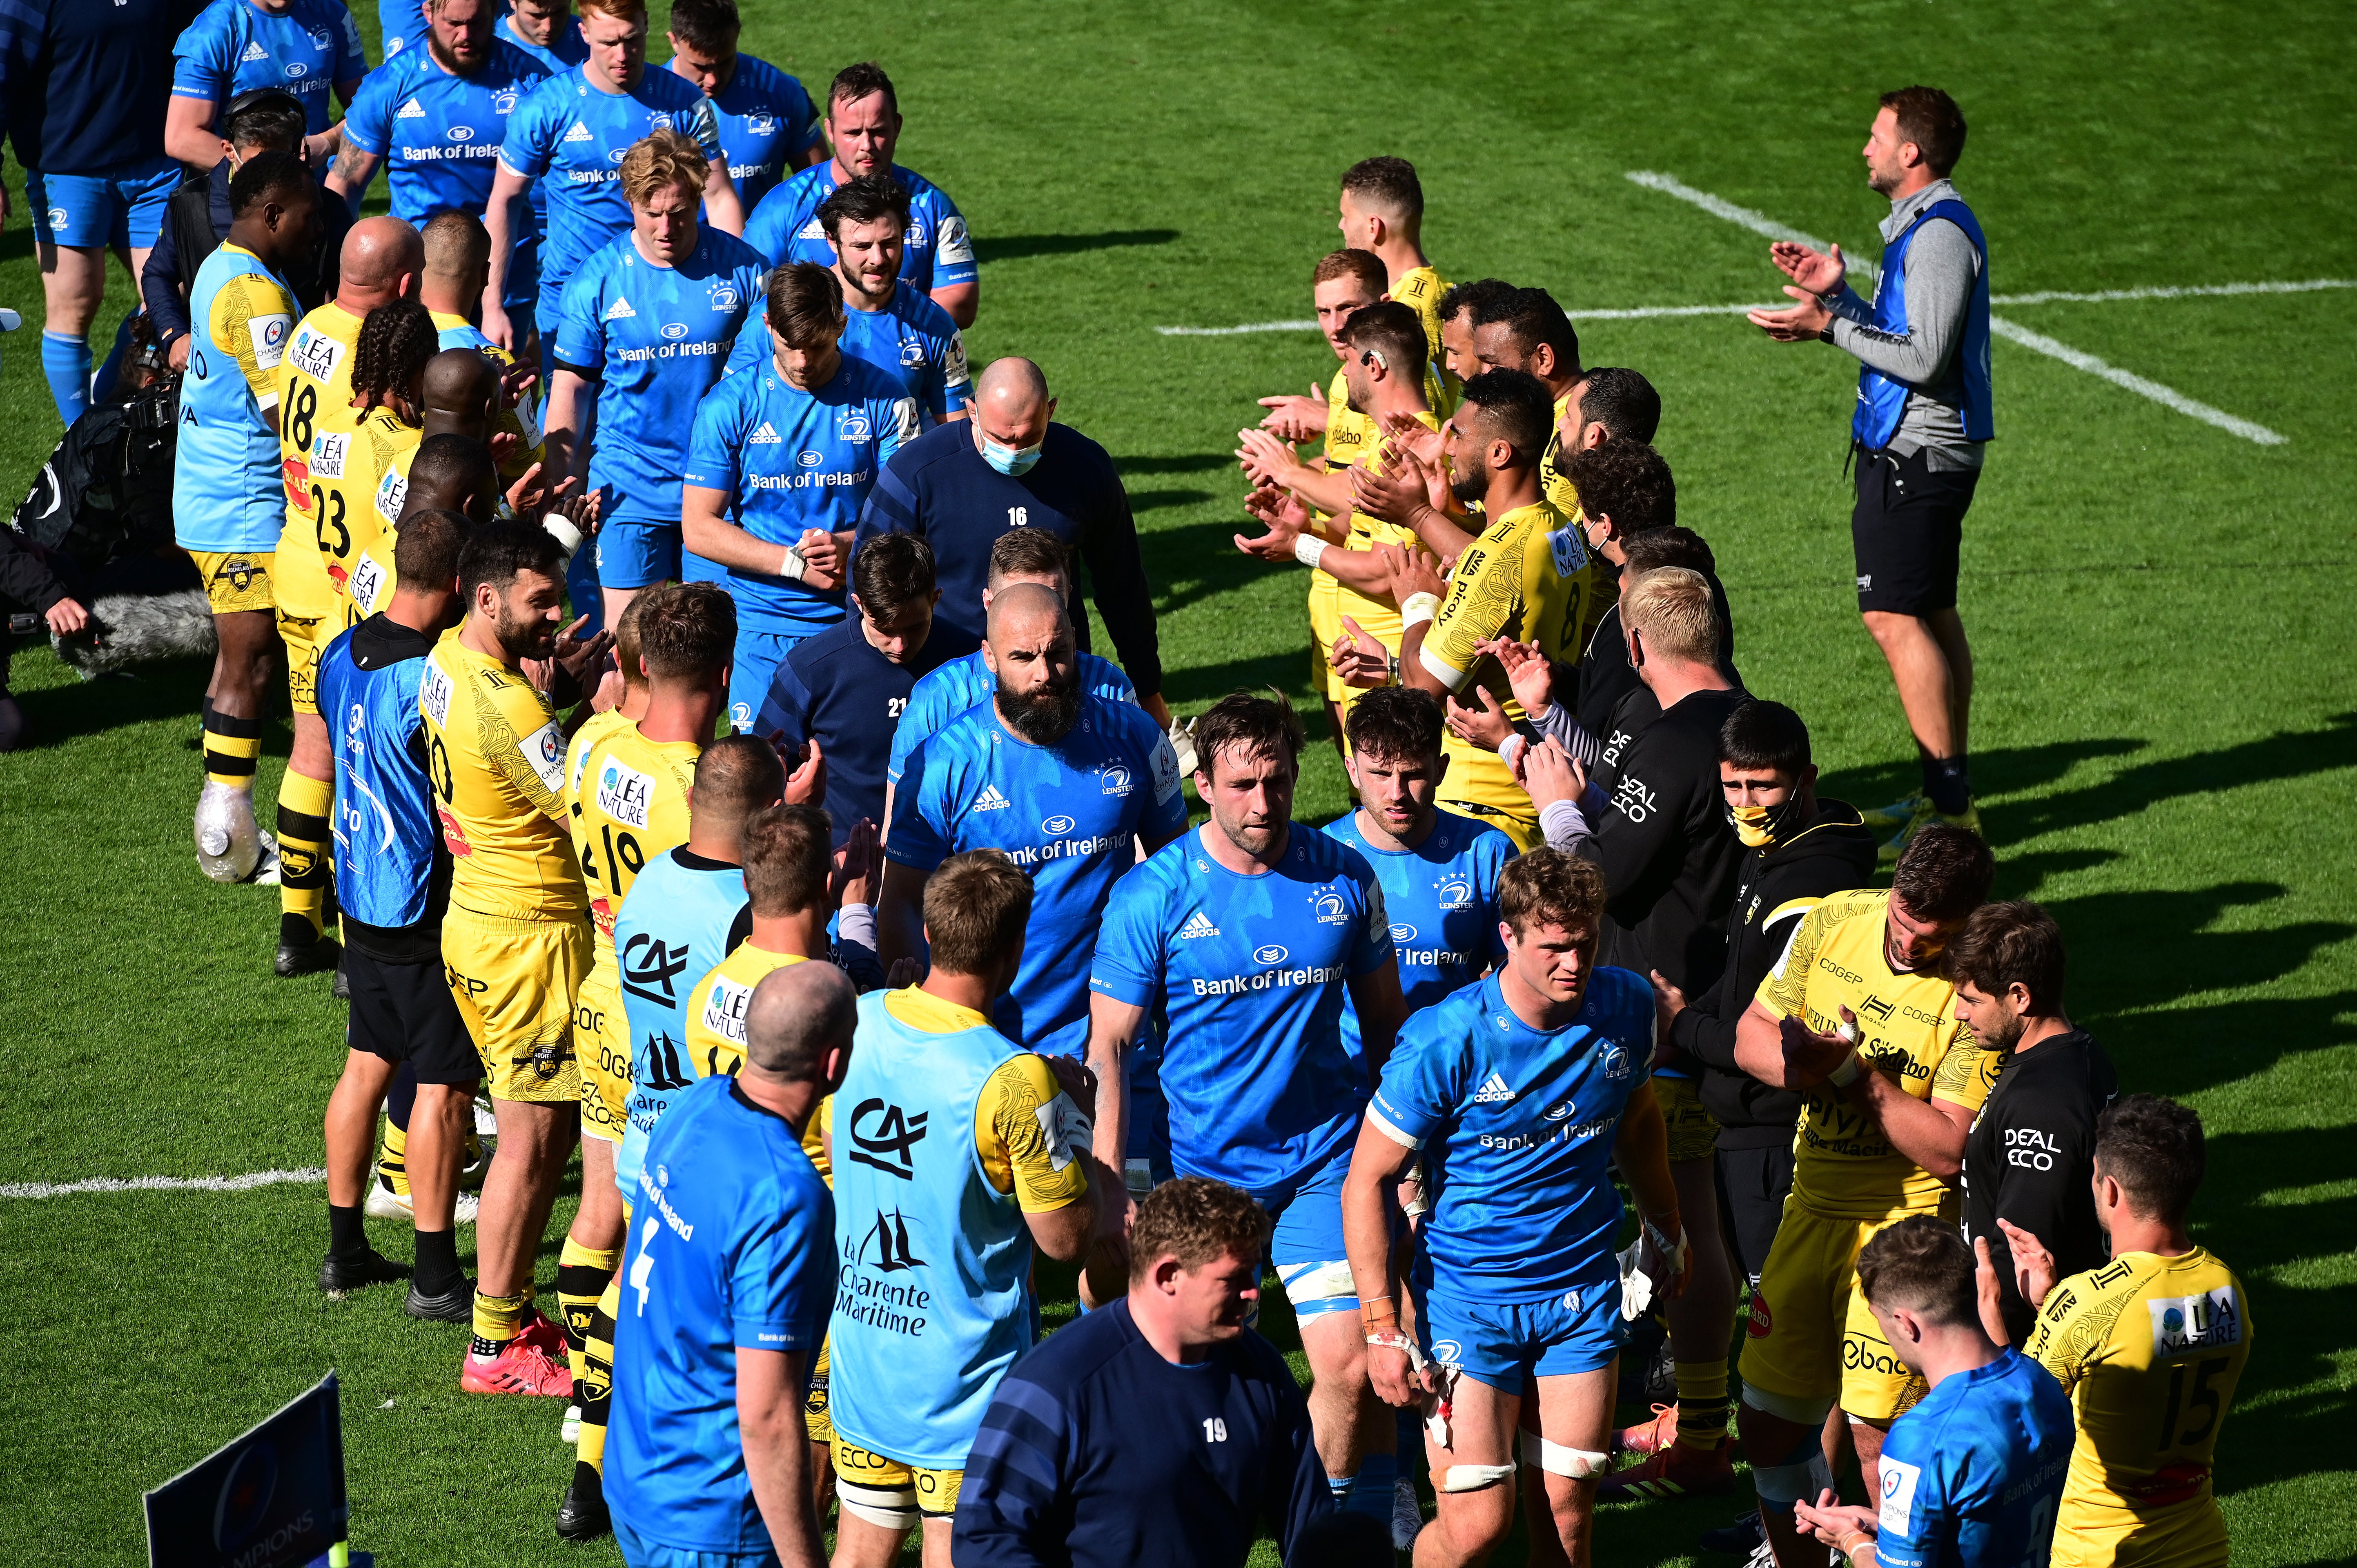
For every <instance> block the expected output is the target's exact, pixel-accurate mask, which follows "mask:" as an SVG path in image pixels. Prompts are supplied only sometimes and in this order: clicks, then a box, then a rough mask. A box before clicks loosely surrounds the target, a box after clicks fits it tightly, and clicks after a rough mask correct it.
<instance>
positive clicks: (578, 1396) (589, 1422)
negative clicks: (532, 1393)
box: [568, 1274, 622, 1476]
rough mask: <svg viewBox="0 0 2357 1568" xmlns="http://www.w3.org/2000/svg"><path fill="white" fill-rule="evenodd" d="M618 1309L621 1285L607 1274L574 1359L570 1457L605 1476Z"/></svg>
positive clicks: (611, 1407)
mask: <svg viewBox="0 0 2357 1568" xmlns="http://www.w3.org/2000/svg"><path fill="white" fill-rule="evenodd" d="M621 1310H622V1282H621V1281H620V1280H619V1279H617V1278H615V1277H614V1276H612V1275H610V1274H609V1275H608V1276H607V1280H606V1289H605V1292H604V1294H601V1295H599V1296H598V1297H597V1303H596V1305H595V1306H594V1307H593V1309H592V1311H591V1315H590V1318H589V1332H588V1334H587V1336H586V1337H584V1339H583V1342H582V1348H581V1352H580V1353H579V1354H578V1355H576V1356H575V1357H574V1359H573V1402H574V1403H575V1404H577V1405H579V1406H580V1407H581V1435H580V1437H579V1438H578V1439H576V1443H575V1446H574V1451H573V1457H574V1461H575V1463H576V1465H587V1466H589V1467H590V1468H591V1469H593V1470H595V1471H597V1473H598V1474H599V1475H600V1476H603V1475H604V1474H605V1473H606V1420H607V1417H608V1414H609V1413H610V1412H611V1411H612V1409H613V1404H614V1316H615V1315H616V1314H617V1313H619V1312H620V1311H621ZM568 1316H570V1315H569V1314H568Z"/></svg>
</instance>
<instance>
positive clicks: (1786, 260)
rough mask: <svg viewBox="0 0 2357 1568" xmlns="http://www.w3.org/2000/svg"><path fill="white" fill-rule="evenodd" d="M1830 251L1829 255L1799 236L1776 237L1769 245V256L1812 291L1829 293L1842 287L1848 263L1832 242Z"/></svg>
mask: <svg viewBox="0 0 2357 1568" xmlns="http://www.w3.org/2000/svg"><path fill="white" fill-rule="evenodd" d="M1833 251H1834V253H1833V254H1832V255H1830V256H1828V255H1825V254H1824V253H1823V252H1819V251H1816V250H1814V249H1813V248H1811V247H1810V246H1807V245H1804V244H1803V243H1801V242H1799V241H1798V240H1779V241H1777V242H1775V243H1774V244H1772V245H1770V246H1769V247H1768V259H1769V260H1770V261H1771V262H1773V263H1776V268H1777V270H1778V271H1779V272H1781V273H1782V274H1784V275H1785V276H1786V277H1788V278H1791V279H1792V281H1793V282H1794V283H1796V284H1799V285H1801V286H1802V287H1803V288H1804V289H1807V290H1808V291H1809V292H1810V293H1811V294H1831V293H1833V291H1834V290H1835V289H1837V288H1839V287H1841V285H1842V279H1843V278H1844V277H1845V276H1846V275H1847V274H1848V271H1849V263H1846V262H1845V261H1843V260H1842V253H1841V246H1840V245H1838V244H1836V245H1835V246H1834V248H1833Z"/></svg>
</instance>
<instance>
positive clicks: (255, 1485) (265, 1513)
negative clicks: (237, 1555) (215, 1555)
mask: <svg viewBox="0 0 2357 1568" xmlns="http://www.w3.org/2000/svg"><path fill="white" fill-rule="evenodd" d="M277 1493H278V1451H277V1450H276V1449H274V1448H273V1447H271V1445H270V1444H267V1443H256V1444H253V1446H252V1447H251V1448H248V1449H247V1450H246V1451H245V1452H244V1453H242V1454H241V1455H238V1456H237V1459H236V1461H235V1463H233V1464H232V1465H231V1466H230V1472H229V1478H228V1479H227V1480H226V1481H224V1482H223V1483H222V1484H221V1500H220V1501H218V1502H216V1503H215V1504H214V1505H213V1546H214V1548H215V1549H216V1550H218V1551H220V1552H235V1551H237V1550H238V1549H239V1548H240V1547H242V1546H243V1545H245V1544H246V1541H248V1539H249V1538H251V1537H252V1536H253V1532H254V1531H255V1530H258V1529H260V1528H261V1527H262V1524H263V1521H264V1520H266V1519H268V1518H269V1517H270V1499H271V1498H274V1497H275V1496H276V1495H277ZM306 1517H307V1516H306Z"/></svg>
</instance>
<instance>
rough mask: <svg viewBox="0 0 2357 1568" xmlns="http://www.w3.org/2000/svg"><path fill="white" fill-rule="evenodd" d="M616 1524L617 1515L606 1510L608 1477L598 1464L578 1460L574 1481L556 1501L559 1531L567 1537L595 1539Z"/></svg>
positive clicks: (584, 1539)
mask: <svg viewBox="0 0 2357 1568" xmlns="http://www.w3.org/2000/svg"><path fill="white" fill-rule="evenodd" d="M613 1528H614V1520H613V1516H612V1515H611V1514H609V1513H608V1512H607V1511H606V1483H605V1478H604V1477H601V1476H599V1475H598V1474H597V1466H595V1465H587V1464H584V1463H582V1462H581V1461H580V1460H578V1459H576V1460H575V1461H574V1462H573V1484H572V1485H571V1486H569V1487H565V1500H564V1501H563V1502H561V1503H559V1504H557V1505H556V1533H557V1534H558V1535H560V1536H563V1537H564V1538H565V1540H567V1541H595V1540H597V1538H598V1537H599V1536H601V1535H604V1534H606V1533H607V1532H608V1531H609V1530H612V1529H613Z"/></svg>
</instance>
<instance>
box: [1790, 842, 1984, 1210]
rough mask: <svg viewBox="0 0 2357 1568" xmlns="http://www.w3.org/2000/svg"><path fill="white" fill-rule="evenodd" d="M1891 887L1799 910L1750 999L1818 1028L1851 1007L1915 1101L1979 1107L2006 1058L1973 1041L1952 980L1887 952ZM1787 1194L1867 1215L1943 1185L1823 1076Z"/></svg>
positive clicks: (1826, 1030)
mask: <svg viewBox="0 0 2357 1568" xmlns="http://www.w3.org/2000/svg"><path fill="white" fill-rule="evenodd" d="M1889 909H1890V891H1889V888H1879V889H1877V888H1867V889H1861V890H1859V891H1857V892H1854V893H1836V894H1835V895H1834V896H1833V897H1829V898H1827V899H1825V900H1824V902H1823V903H1821V904H1819V905H1818V906H1817V907H1816V908H1813V909H1812V910H1810V911H1809V912H1808V913H1807V914H1806V915H1804V916H1803V917H1802V918H1801V923H1800V925H1799V926H1798V927H1796V928H1794V929H1793V931H1792V940H1790V941H1788V942H1787V943H1786V944H1785V946H1784V951H1783V953H1782V955H1781V957H1779V958H1778V959H1777V961H1776V966H1775V967H1774V968H1773V969H1771V970H1770V971H1769V972H1768V978H1767V979H1766V980H1764V981H1762V982H1760V993H1759V1000H1760V1005H1761V1006H1763V1007H1765V1008H1766V1009H1768V1011H1769V1012H1770V1013H1773V1014H1774V1015H1776V1016H1777V1017H1779V1018H1798V1019H1800V1020H1801V1022H1802V1023H1803V1024H1804V1025H1806V1026H1808V1027H1809V1028H1810V1029H1812V1030H1813V1031H1815V1032H1816V1033H1818V1034H1822V1035H1830V1034H1834V1033H1835V1032H1836V1031H1837V1029H1838V1026H1839V1025H1840V1023H1841V1009H1843V1008H1844V1007H1846V1008H1848V1009H1849V1010H1850V1011H1851V1012H1852V1013H1853V1014H1855V1015H1857V1026H1858V1031H1859V1033H1860V1035H1861V1036H1862V1038H1861V1039H1860V1041H1859V1044H1858V1054H1859V1055H1860V1056H1861V1057H1863V1058H1865V1059H1866V1061H1867V1065H1868V1066H1870V1067H1875V1068H1879V1069H1882V1070H1883V1071H1885V1072H1888V1073H1890V1074H1892V1075H1893V1076H1894V1077H1896V1078H1897V1079H1898V1080H1899V1084H1900V1088H1902V1089H1904V1090H1906V1091H1907V1093H1908V1094H1909V1095H1910V1096H1912V1097H1913V1098H1914V1099H1917V1100H1931V1099H1933V1098H1937V1099H1941V1100H1946V1101H1953V1102H1954V1103H1955V1104H1958V1105H1962V1106H1964V1107H1966V1108H1967V1109H1972V1110H1977V1109H1978V1108H1979V1106H1980V1105H1981V1102H1982V1101H1986V1099H1987V1098H1988V1092H1989V1090H1990V1088H1991V1087H1992V1086H1993V1085H1995V1083H1996V1074H1997V1069H1999V1068H2000V1067H2002V1066H2003V1065H2004V1061H2005V1058H2004V1056H2003V1054H2002V1053H2000V1052H1996V1051H1985V1050H1982V1049H1981V1048H1980V1047H1978V1046H1977V1045H1976V1044H1975V1042H1974V1040H1973V1036H1972V1032H1971V1031H1970V1030H1968V1029H1966V1028H1965V1027H1964V1023H1963V1021H1962V1020H1961V1019H1959V1018H1958V1017H1957V1016H1956V988H1955V986H1954V984H1953V983H1951V982H1949V981H1947V980H1944V979H1943V978H1941V977H1940V976H1939V975H1937V974H1901V973H1900V972H1897V971H1895V970H1893V969H1892V968H1891V967H1890V965H1889V962H1888V961H1886V960H1885V958H1884V953H1885V951H1886V949H1887V943H1888V933H1887V929H1886V927H1887V921H1888V920H1889ZM1796 1150H1797V1156H1798V1157H1797V1159H1796V1162H1795V1164H1794V1166H1793V1172H1792V1196H1793V1197H1797V1198H1798V1199H1800V1201H1801V1202H1802V1203H1803V1204H1805V1205H1806V1206H1807V1207H1808V1208H1809V1209H1810V1210H1811V1211H1812V1212H1813V1213H1816V1214H1820V1215H1823V1216H1824V1217H1826V1218H1827V1219H1879V1218H1881V1217H1882V1216H1884V1215H1886V1214H1892V1213H1896V1212H1898V1211H1900V1210H1902V1209H1904V1210H1908V1211H1910V1212H1925V1211H1932V1210H1937V1209H1939V1208H1942V1207H1943V1205H1944V1204H1945V1203H1946V1202H1947V1201H1948V1199H1949V1197H1950V1190H1949V1187H1948V1185H1947V1184H1946V1183H1945V1182H1943V1181H1942V1180H1941V1179H1940V1178H1939V1177H1938V1176H1933V1175H1932V1173H1931V1172H1929V1171H1927V1170H1925V1169H1924V1168H1923V1167H1922V1166H1921V1165H1917V1164H1916V1163H1915V1162H1914V1161H1913V1160H1910V1159H1909V1158H1908V1157H1907V1156H1906V1155H1902V1154H1900V1152H1899V1151H1898V1150H1896V1149H1894V1148H1892V1147H1891V1146H1890V1140H1889V1138H1888V1137H1887V1136H1885V1135H1884V1133H1883V1131H1882V1129H1881V1128H1880V1127H1879V1126H1878V1125H1877V1124H1876V1123H1875V1122H1874V1121H1873V1119H1872V1118H1870V1117H1868V1116H1867V1115H1865V1114H1864V1113H1863V1112H1859V1111H1858V1110H1857V1108H1856V1107H1855V1106H1853V1105H1851V1104H1850V1103H1849V1101H1847V1100H1846V1098H1844V1096H1843V1094H1842V1091H1841V1090H1838V1089H1835V1088H1833V1087H1832V1086H1831V1085H1827V1084H1820V1085H1819V1086H1818V1087H1816V1088H1815V1089H1813V1090H1809V1092H1808V1097H1807V1102H1806V1105H1805V1108H1804V1110H1803V1113H1802V1116H1801V1130H1800V1136H1799V1140H1798V1143H1797V1145H1796Z"/></svg>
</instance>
